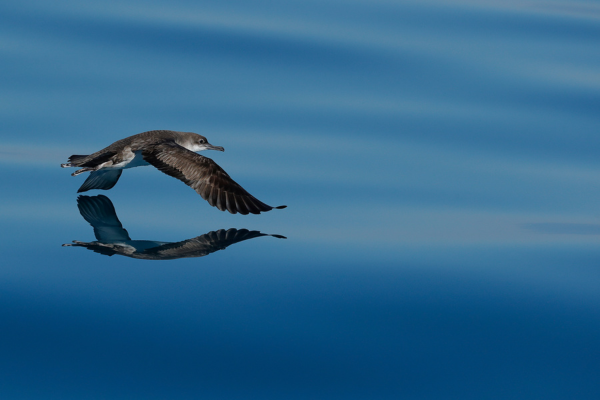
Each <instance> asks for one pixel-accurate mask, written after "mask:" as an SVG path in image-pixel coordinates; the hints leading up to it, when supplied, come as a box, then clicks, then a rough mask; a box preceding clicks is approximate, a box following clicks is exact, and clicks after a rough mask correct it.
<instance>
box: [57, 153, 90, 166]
mask: <svg viewBox="0 0 600 400" xmlns="http://www.w3.org/2000/svg"><path fill="white" fill-rule="evenodd" d="M87 157H89V156H82V155H77V154H73V155H72V156H71V157H69V162H67V163H64V164H60V166H61V167H63V168H68V167H79V166H80V163H81V161H83V160H84V159H85V158H87Z"/></svg>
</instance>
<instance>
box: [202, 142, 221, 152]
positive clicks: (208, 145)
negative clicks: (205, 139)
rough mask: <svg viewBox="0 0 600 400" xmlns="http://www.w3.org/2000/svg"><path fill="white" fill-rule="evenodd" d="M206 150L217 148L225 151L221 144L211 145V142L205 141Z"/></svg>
mask: <svg viewBox="0 0 600 400" xmlns="http://www.w3.org/2000/svg"><path fill="white" fill-rule="evenodd" d="M206 150H219V151H225V149H224V148H222V147H221V146H213V145H212V144H209V143H207V144H206Z"/></svg>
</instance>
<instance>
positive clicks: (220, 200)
mask: <svg viewBox="0 0 600 400" xmlns="http://www.w3.org/2000/svg"><path fill="white" fill-rule="evenodd" d="M203 150H217V151H225V149H224V148H223V147H221V146H213V145H212V144H210V143H208V140H207V139H206V137H204V136H202V135H199V134H197V133H194V132H178V131H170V130H154V131H147V132H142V133H138V134H137V135H133V136H129V137H126V138H124V139H121V140H117V141H116V142H114V143H113V144H111V145H110V146H108V147H105V148H103V149H102V150H99V151H97V152H95V153H92V154H90V155H72V156H71V157H69V158H68V162H66V163H64V164H61V167H63V168H68V167H78V168H81V169H78V170H77V171H75V172H73V173H72V174H71V176H77V175H79V174H82V173H84V172H90V175H89V176H88V178H87V179H86V180H85V182H84V183H83V185H81V187H80V188H79V190H77V193H81V192H86V191H88V190H91V189H102V190H109V189H111V188H112V187H113V186H115V185H116V183H117V181H118V180H119V178H120V177H121V173H122V172H123V170H124V169H127V168H134V167H141V166H146V165H152V166H154V167H156V168H157V169H158V170H159V171H161V172H164V173H165V174H167V175H170V176H172V177H174V178H177V179H179V180H180V181H182V182H183V183H185V184H186V185H188V186H190V187H191V188H192V189H194V190H195V191H196V192H197V193H198V194H199V195H200V196H202V198H203V199H204V200H206V201H208V204H210V205H211V206H213V207H217V208H218V209H219V210H221V211H225V210H227V211H229V212H230V213H231V214H236V213H240V214H243V215H247V214H260V213H261V212H266V211H271V210H272V209H274V208H276V209H282V208H285V207H287V206H277V207H271V206H270V205H268V204H265V203H263V202H262V201H260V200H258V199H257V198H256V197H254V196H252V195H251V194H250V193H248V192H247V191H246V190H245V189H244V188H243V187H242V186H240V185H239V184H238V183H237V182H236V181H234V180H233V179H231V177H230V176H229V175H228V174H227V172H225V171H224V170H223V168H221V167H220V166H219V165H218V164H217V163H216V162H214V161H213V160H212V159H210V158H208V157H204V156H202V155H200V154H198V153H196V152H197V151H203Z"/></svg>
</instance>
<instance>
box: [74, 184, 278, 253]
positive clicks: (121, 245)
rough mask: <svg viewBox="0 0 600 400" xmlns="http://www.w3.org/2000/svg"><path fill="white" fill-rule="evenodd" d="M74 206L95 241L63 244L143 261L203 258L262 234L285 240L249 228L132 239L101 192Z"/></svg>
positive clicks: (81, 197)
mask: <svg viewBox="0 0 600 400" xmlns="http://www.w3.org/2000/svg"><path fill="white" fill-rule="evenodd" d="M77 207H78V208H79V213H80V214H81V216H82V217H83V218H84V219H85V220H86V221H87V222H89V224H90V225H92V227H93V228H94V236H96V240H95V241H93V242H81V241H78V240H73V243H65V244H63V247H85V248H86V249H88V250H92V251H93V252H95V253H99V254H104V255H106V256H113V255H115V254H117V255H121V256H126V257H131V258H137V259H142V260H174V259H177V258H191V257H203V256H206V255H209V254H211V253H214V252H215V251H218V250H224V249H225V248H226V247H228V246H230V245H232V244H235V243H239V242H243V241H244V240H248V239H253V238H257V237H261V236H273V237H275V238H278V239H286V237H285V236H282V235H269V234H266V233H262V232H259V231H251V230H248V229H235V228H231V229H219V230H217V231H211V232H208V233H205V234H204V235H200V236H196V237H194V238H191V239H187V240H182V241H180V242H162V241H156V240H133V239H131V238H130V237H129V233H128V232H127V230H125V229H124V228H123V225H122V224H121V221H119V218H118V217H117V212H116V211H115V207H114V205H113V203H112V201H110V199H109V198H108V197H106V196H104V195H98V196H79V197H78V198H77Z"/></svg>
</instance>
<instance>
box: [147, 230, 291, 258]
mask: <svg viewBox="0 0 600 400" xmlns="http://www.w3.org/2000/svg"><path fill="white" fill-rule="evenodd" d="M260 236H274V237H277V238H280V239H281V238H283V239H285V236H281V235H268V234H266V233H262V232H259V231H249V230H248V229H234V228H231V229H227V230H225V229H219V230H218V231H212V232H208V233H205V234H204V235H200V236H197V237H195V238H192V239H188V240H183V241H181V242H176V243H167V244H164V245H162V246H157V247H152V248H150V249H146V250H144V251H143V252H141V253H139V254H137V255H136V257H137V258H150V259H157V260H158V259H161V260H170V259H175V258H183V257H202V256H206V255H208V254H210V253H214V252H215V251H217V250H223V249H225V248H226V247H228V246H230V245H232V244H234V243H239V242H243V241H244V240H248V239H253V238H256V237H260Z"/></svg>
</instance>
